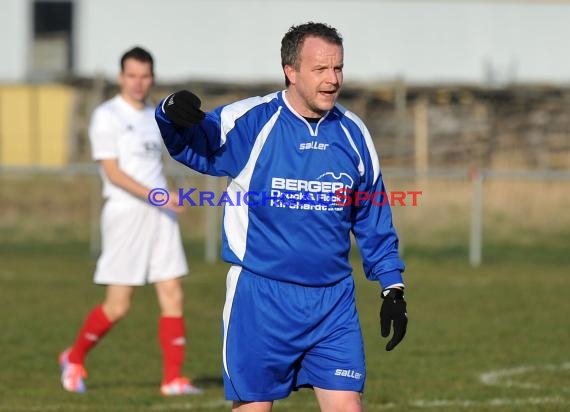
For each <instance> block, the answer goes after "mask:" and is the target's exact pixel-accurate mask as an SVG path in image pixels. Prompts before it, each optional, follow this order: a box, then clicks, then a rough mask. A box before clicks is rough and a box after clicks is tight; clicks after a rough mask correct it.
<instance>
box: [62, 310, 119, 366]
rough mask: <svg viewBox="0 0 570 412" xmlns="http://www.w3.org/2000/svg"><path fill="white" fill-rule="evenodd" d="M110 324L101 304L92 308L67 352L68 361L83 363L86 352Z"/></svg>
mask: <svg viewBox="0 0 570 412" xmlns="http://www.w3.org/2000/svg"><path fill="white" fill-rule="evenodd" d="M111 326H113V324H112V323H111V322H110V321H109V319H108V318H107V316H106V315H105V313H104V312H103V306H102V305H99V306H96V307H95V308H93V310H92V311H91V312H89V315H87V318H86V319H85V323H84V324H83V327H82V328H81V330H80V331H79V335H78V336H77V339H76V340H75V344H74V345H73V348H72V349H71V352H70V353H69V361H70V362H71V363H79V364H83V362H84V361H85V356H86V355H87V353H88V352H89V351H90V350H91V349H92V348H93V347H94V346H95V345H96V344H97V342H98V341H99V339H101V338H102V337H103V336H105V334H106V333H107V332H108V331H109V329H111Z"/></svg>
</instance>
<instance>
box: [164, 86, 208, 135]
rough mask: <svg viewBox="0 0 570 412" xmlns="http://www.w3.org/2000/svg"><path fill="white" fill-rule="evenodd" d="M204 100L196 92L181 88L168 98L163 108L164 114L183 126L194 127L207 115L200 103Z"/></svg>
mask: <svg viewBox="0 0 570 412" xmlns="http://www.w3.org/2000/svg"><path fill="white" fill-rule="evenodd" d="M201 104H202V102H201V101H200V99H199V98H198V96H196V95H195V94H194V93H192V92H189V91H188V90H180V91H178V92H176V93H172V94H171V95H170V96H168V97H167V98H166V101H165V102H164V103H163V105H162V108H163V110H164V114H166V117H168V118H169V119H170V120H171V121H172V122H173V123H174V124H175V125H177V126H182V127H192V126H193V125H195V124H196V123H200V122H201V121H202V120H204V117H205V116H206V115H205V114H204V112H203V111H202V110H200V105H201Z"/></svg>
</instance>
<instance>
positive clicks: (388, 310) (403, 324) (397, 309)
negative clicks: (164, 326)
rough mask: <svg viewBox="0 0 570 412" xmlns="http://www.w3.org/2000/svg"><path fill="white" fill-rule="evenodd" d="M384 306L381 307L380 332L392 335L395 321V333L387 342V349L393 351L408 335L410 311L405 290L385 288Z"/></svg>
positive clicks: (383, 293)
mask: <svg viewBox="0 0 570 412" xmlns="http://www.w3.org/2000/svg"><path fill="white" fill-rule="evenodd" d="M382 299H384V301H383V302H382V306H381V308H380V332H381V333H382V336H383V337H384V338H385V337H387V336H389V335H390V326H391V325H392V321H394V335H393V336H392V339H391V340H390V341H389V342H388V343H387V344H386V350H387V351H391V350H392V349H394V348H395V347H396V345H397V344H398V343H400V342H401V341H402V339H404V336H406V328H407V326H408V313H407V312H406V301H405V300H404V291H403V290H401V289H384V290H383V291H382Z"/></svg>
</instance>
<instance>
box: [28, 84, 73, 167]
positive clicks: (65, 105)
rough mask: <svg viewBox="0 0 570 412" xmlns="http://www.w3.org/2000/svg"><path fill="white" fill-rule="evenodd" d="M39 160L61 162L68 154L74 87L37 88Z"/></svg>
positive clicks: (51, 162) (63, 161)
mask: <svg viewBox="0 0 570 412" xmlns="http://www.w3.org/2000/svg"><path fill="white" fill-rule="evenodd" d="M37 98H38V109H39V110H38V124H39V125H40V127H39V129H38V137H39V139H38V147H37V149H38V163H39V164H40V165H42V166H61V165H64V164H66V163H67V161H68V157H69V144H70V125H71V112H72V104H73V90H72V89H71V88H70V87H66V86H56V85H53V86H42V87H40V88H39V89H38V93H37Z"/></svg>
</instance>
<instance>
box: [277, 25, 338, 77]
mask: <svg viewBox="0 0 570 412" xmlns="http://www.w3.org/2000/svg"><path fill="white" fill-rule="evenodd" d="M307 37H318V38H321V39H323V40H326V41H328V42H330V43H332V44H336V45H338V46H341V47H342V36H341V35H340V33H339V32H338V31H337V30H336V29H335V28H334V27H332V26H329V25H328V24H324V23H314V22H312V21H310V22H308V23H304V24H300V25H298V26H291V27H290V28H289V31H288V32H287V33H285V36H283V39H282V40H281V67H283V68H284V67H285V66H286V65H289V66H291V67H293V68H295V69H298V68H299V54H300V53H301V48H302V47H303V43H304V42H305V39H306V38H307ZM289 84H290V82H289V79H288V78H287V76H285V86H289Z"/></svg>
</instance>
